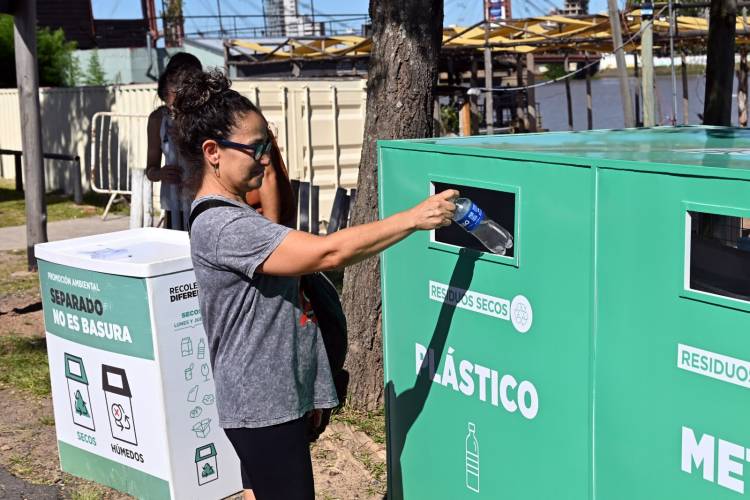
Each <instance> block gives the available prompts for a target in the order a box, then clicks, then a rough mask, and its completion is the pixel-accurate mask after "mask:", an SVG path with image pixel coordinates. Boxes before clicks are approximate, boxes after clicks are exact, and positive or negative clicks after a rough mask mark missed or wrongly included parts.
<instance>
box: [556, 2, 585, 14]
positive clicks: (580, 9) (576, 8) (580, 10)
mask: <svg viewBox="0 0 750 500" xmlns="http://www.w3.org/2000/svg"><path fill="white" fill-rule="evenodd" d="M588 13H589V0H565V6H564V7H563V9H562V12H560V14H561V15H563V16H568V17H570V16H585V15H586V14H588Z"/></svg>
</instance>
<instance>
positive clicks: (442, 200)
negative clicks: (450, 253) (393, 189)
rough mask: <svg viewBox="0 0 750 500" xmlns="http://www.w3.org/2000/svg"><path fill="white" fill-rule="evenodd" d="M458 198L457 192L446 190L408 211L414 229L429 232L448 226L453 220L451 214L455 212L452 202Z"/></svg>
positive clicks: (454, 205)
mask: <svg viewBox="0 0 750 500" xmlns="http://www.w3.org/2000/svg"><path fill="white" fill-rule="evenodd" d="M458 196H459V192H458V191H456V190H455V189H446V190H445V191H442V192H440V193H438V194H435V195H432V196H430V197H429V198H427V199H426V200H424V201H423V202H422V203H420V204H419V205H417V206H415V207H414V208H412V209H411V210H409V215H410V216H411V217H412V218H413V223H414V228H415V229H422V230H428V231H429V230H431V229H436V228H439V227H444V226H449V225H450V223H451V221H452V220H453V214H454V213H455V212H456V204H455V203H453V200H455V199H456V198H458Z"/></svg>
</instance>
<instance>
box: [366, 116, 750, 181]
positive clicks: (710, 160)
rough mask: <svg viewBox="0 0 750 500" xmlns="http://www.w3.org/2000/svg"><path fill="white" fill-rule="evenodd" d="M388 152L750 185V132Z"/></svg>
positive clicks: (481, 143)
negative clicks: (450, 155)
mask: <svg viewBox="0 0 750 500" xmlns="http://www.w3.org/2000/svg"><path fill="white" fill-rule="evenodd" d="M379 144H380V145H381V146H382V147H386V148H397V149H417V150H429V151H436V152H444V153H445V152H447V153H456V154H471V155H475V156H492V157H498V158H509V159H519V160H527V161H528V160H531V161H540V162H545V163H561V164H568V165H570V164H572V165H582V166H592V167H599V168H612V169H622V170H642V171H652V172H662V173H677V174H685V175H711V176H718V177H727V178H735V179H746V180H747V179H750V130H748V129H742V128H733V127H710V126H681V127H654V128H640V129H621V130H588V131H583V132H545V133H536V134H504V135H491V136H471V137H445V138H437V139H420V140H407V141H380V142H379Z"/></svg>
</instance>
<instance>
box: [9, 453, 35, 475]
mask: <svg viewBox="0 0 750 500" xmlns="http://www.w3.org/2000/svg"><path fill="white" fill-rule="evenodd" d="M8 468H9V469H10V472H12V473H13V475H14V476H18V477H21V478H28V477H33V476H34V474H35V472H36V471H35V470H34V464H33V463H31V461H30V460H29V459H28V457H22V456H19V455H14V456H12V457H10V460H9V463H8Z"/></svg>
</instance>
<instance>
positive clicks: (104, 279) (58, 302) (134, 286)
mask: <svg viewBox="0 0 750 500" xmlns="http://www.w3.org/2000/svg"><path fill="white" fill-rule="evenodd" d="M39 280H40V282H41V288H42V290H41V293H42V305H43V307H44V324H45V326H46V329H47V331H48V332H49V333H51V334H53V335H57V336H59V337H62V338H64V339H67V340H70V341H72V342H75V343H77V344H82V345H86V346H90V347H94V348H96V349H100V350H103V351H109V352H114V353H118V354H124V355H126V356H134V357H138V358H143V359H154V345H153V338H152V333H151V320H150V314H149V307H148V297H147V293H146V281H145V280H144V279H140V278H130V277H127V276H117V275H114V274H106V273H98V272H94V271H86V270H83V269H77V268H74V267H67V266H61V265H59V264H52V263H50V262H45V261H43V260H40V261H39Z"/></svg>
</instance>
